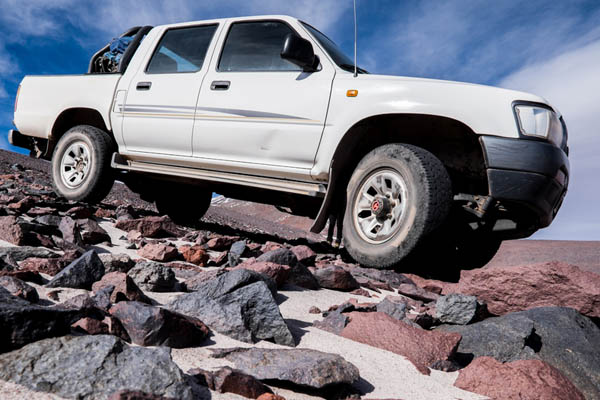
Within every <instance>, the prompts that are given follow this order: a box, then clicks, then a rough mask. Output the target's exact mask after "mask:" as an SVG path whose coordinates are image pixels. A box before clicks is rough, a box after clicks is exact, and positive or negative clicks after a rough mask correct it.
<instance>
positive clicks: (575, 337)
mask: <svg viewBox="0 0 600 400" xmlns="http://www.w3.org/2000/svg"><path fill="white" fill-rule="evenodd" d="M441 329H443V330H445V331H451V332H458V333H460V334H461V335H462V340H461V342H460V345H459V347H458V352H459V353H463V354H466V355H471V354H472V355H473V356H474V357H480V356H491V357H494V358H495V359H497V360H498V361H501V362H507V361H514V360H523V359H540V360H542V361H545V362H547V363H548V364H550V365H552V366H553V367H555V368H557V369H558V370H559V371H561V372H562V373H563V374H564V375H565V376H566V377H567V378H568V379H569V380H570V381H571V382H573V384H574V385H575V386H577V388H578V389H579V390H581V391H582V392H583V393H584V395H585V396H586V398H590V399H595V398H600V328H598V327H597V326H596V325H595V324H594V323H593V322H592V321H591V320H590V319H589V318H587V317H585V316H583V315H581V314H579V313H578V312H577V311H576V310H574V309H572V308H566V307H541V308H533V309H531V310H527V311H521V312H516V313H511V314H507V315H504V316H502V317H497V318H489V319H486V320H484V321H481V322H477V323H474V324H471V325H466V326H457V325H454V326H449V325H446V326H443V327H441Z"/></svg>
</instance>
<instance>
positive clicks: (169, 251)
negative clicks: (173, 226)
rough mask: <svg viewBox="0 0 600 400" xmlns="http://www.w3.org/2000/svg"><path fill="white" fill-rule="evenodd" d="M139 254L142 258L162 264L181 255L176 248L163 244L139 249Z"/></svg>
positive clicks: (152, 244) (154, 244)
mask: <svg viewBox="0 0 600 400" xmlns="http://www.w3.org/2000/svg"><path fill="white" fill-rule="evenodd" d="M137 253H138V254H139V255H140V256H141V257H144V258H147V259H149V260H152V261H160V262H166V261H171V260H173V259H175V258H176V257H177V255H178V254H179V252H178V251H177V249H176V248H175V247H173V246H170V245H166V244H163V243H150V244H147V245H145V246H144V247H142V248H141V249H139V250H138V251H137Z"/></svg>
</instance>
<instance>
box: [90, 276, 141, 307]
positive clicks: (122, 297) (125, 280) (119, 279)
mask: <svg viewBox="0 0 600 400" xmlns="http://www.w3.org/2000/svg"><path fill="white" fill-rule="evenodd" d="M107 286H114V287H115V288H114V290H113V291H112V293H111V295H110V301H111V303H117V302H119V301H139V302H142V303H147V304H151V303H152V301H151V300H150V299H149V298H148V297H146V295H145V294H144V293H143V292H142V290H141V289H140V288H139V287H138V286H137V285H136V284H135V282H134V281H133V279H131V277H129V276H128V275H127V274H126V273H125V272H109V273H108V274H106V275H104V276H103V277H102V279H101V280H99V281H98V282H94V284H93V285H92V290H93V291H94V292H98V291H100V290H102V289H103V288H105V287H107Z"/></svg>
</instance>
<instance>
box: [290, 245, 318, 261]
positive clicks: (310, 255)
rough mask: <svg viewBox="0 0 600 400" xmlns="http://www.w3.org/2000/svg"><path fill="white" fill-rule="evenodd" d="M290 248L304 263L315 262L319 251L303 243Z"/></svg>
mask: <svg viewBox="0 0 600 400" xmlns="http://www.w3.org/2000/svg"><path fill="white" fill-rule="evenodd" d="M290 250H291V251H292V253H294V255H295V256H296V258H297V259H298V261H300V262H301V263H302V264H304V265H309V264H312V263H314V262H315V258H316V257H317V253H315V252H314V251H313V250H312V249H311V248H310V247H308V246H305V245H303V244H301V245H298V246H294V247H292V248H291V249H290Z"/></svg>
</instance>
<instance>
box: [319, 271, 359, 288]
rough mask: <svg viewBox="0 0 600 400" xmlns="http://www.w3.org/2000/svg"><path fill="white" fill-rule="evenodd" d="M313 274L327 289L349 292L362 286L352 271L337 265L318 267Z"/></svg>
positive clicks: (320, 284)
mask: <svg viewBox="0 0 600 400" xmlns="http://www.w3.org/2000/svg"><path fill="white" fill-rule="evenodd" d="M313 275H314V276H315V278H317V282H318V283H319V286H321V287H323V288H326V289H332V290H343V291H347V292H349V291H352V290H354V289H358V288H359V287H360V285H359V284H358V282H356V279H354V277H353V276H352V274H351V273H350V272H348V271H346V270H345V269H344V268H342V267H338V266H337V265H330V266H328V267H324V268H317V270H316V271H315V272H314V274H313Z"/></svg>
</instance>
